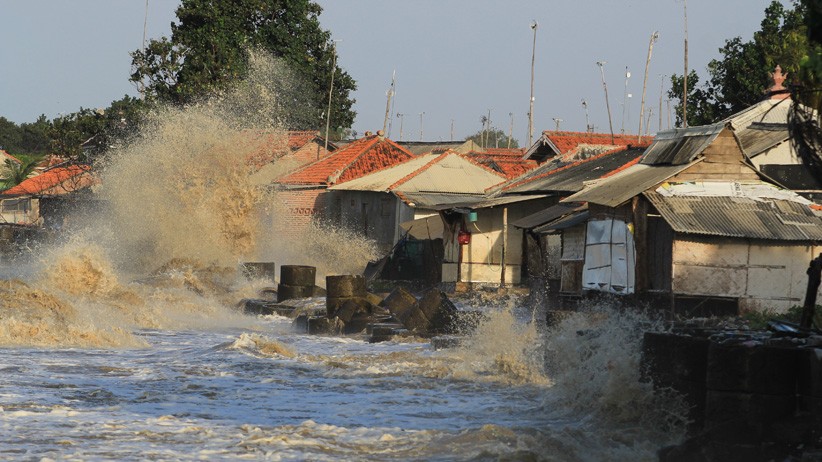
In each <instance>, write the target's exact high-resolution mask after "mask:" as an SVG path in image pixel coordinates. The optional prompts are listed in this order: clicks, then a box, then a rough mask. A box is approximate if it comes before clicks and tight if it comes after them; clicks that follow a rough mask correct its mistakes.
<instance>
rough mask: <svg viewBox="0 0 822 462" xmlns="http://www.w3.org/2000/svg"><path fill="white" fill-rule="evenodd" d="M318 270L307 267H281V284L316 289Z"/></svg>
mask: <svg viewBox="0 0 822 462" xmlns="http://www.w3.org/2000/svg"><path fill="white" fill-rule="evenodd" d="M316 278H317V268H315V267H313V266H305V265H283V266H281V267H280V283H282V284H287V285H290V286H311V287H314V285H315V283H316Z"/></svg>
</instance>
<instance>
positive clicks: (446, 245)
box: [329, 151, 505, 282]
mask: <svg viewBox="0 0 822 462" xmlns="http://www.w3.org/2000/svg"><path fill="white" fill-rule="evenodd" d="M503 181H505V177H504V176H503V175H502V174H501V173H500V172H497V171H495V170H492V169H490V168H488V167H486V166H484V165H482V164H481V163H478V162H475V161H474V160H473V159H472V158H471V157H469V156H466V155H462V154H460V153H458V152H455V151H446V152H443V153H441V154H425V155H421V156H419V157H416V158H413V159H410V160H407V161H405V162H402V163H400V164H397V165H395V166H393V167H390V168H386V169H384V170H381V171H379V172H375V173H373V174H370V175H367V176H363V177H361V178H358V179H354V180H351V181H347V182H345V183H341V184H339V185H336V186H332V187H330V188H329V190H330V192H331V193H332V198H333V199H332V200H333V201H334V204H335V206H334V208H335V209H336V210H339V211H340V214H341V215H340V218H339V220H340V222H341V223H342V224H344V225H346V226H348V227H351V228H353V229H357V230H361V231H362V232H363V233H365V234H366V235H368V236H369V237H373V238H374V239H376V240H377V242H378V243H379V244H380V246H381V247H382V248H383V249H384V250H390V249H392V248H393V246H394V244H395V243H397V242H398V241H399V240H400V238H401V236H403V235H405V234H408V235H410V237H411V239H410V241H404V242H403V247H402V248H398V249H395V250H396V252H395V254H396V255H398V256H397V259H400V258H402V259H404V267H405V268H406V269H405V270H402V269H396V268H395V269H394V270H393V271H394V274H389V275H388V277H396V278H408V279H416V278H419V277H423V278H427V279H429V280H430V282H456V272H455V271H452V270H453V269H454V268H453V264H456V263H458V262H459V261H460V260H459V251H460V249H461V248H460V246H459V244H457V241H456V239H455V238H454V239H452V238H451V237H452V236H451V234H453V230H449V231H446V227H444V226H443V220H442V219H441V218H440V211H441V210H446V209H449V208H451V206H453V205H454V204H463V203H466V202H471V203H474V202H478V201H482V200H484V199H485V191H486V190H487V189H488V188H489V187H491V186H493V185H496V184H499V183H501V182H503ZM449 233H451V234H449ZM475 248H476V249H477V252H482V251H485V252H487V251H489V249H485V250H482V251H481V250H479V245H478V244H477V245H475ZM482 260H483V261H488V258H485V257H484V258H483V259H482ZM389 273H391V270H389ZM494 280H496V276H495V277H494Z"/></svg>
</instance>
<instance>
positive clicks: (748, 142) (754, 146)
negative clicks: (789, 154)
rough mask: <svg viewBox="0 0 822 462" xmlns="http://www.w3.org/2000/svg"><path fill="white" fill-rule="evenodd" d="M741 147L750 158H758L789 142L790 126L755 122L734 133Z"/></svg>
mask: <svg viewBox="0 0 822 462" xmlns="http://www.w3.org/2000/svg"><path fill="white" fill-rule="evenodd" d="M734 134H735V135H736V139H737V140H739V146H740V147H741V148H742V151H743V152H744V153H745V155H746V156H748V157H756V156H757V155H759V154H762V153H763V152H765V151H767V150H769V149H771V148H772V147H774V146H776V145H778V144H780V143H783V142H785V141H788V139H790V133H789V132H788V124H787V123H784V124H775V123H764V122H753V123H751V124H750V125H748V127H747V128H746V129H744V130H740V131H739V132H735V133H734Z"/></svg>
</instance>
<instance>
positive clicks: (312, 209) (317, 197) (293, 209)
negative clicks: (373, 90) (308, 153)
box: [269, 134, 413, 235]
mask: <svg viewBox="0 0 822 462" xmlns="http://www.w3.org/2000/svg"><path fill="white" fill-rule="evenodd" d="M412 158H413V155H412V154H411V153H410V152H408V151H407V150H405V149H404V148H403V147H401V146H399V145H398V144H396V143H394V142H393V141H391V140H389V139H388V138H385V137H383V136H381V135H371V134H366V136H365V137H363V138H360V139H358V140H356V141H353V142H351V143H348V144H347V145H346V146H345V147H344V148H341V149H338V150H336V151H334V152H333V153H331V154H329V155H328V156H326V157H324V158H321V159H319V160H316V161H314V162H312V163H310V164H308V165H306V166H304V167H302V168H300V169H298V170H296V171H294V172H292V173H290V174H288V175H286V176H284V177H281V178H279V179H278V180H276V181H275V183H274V185H275V187H276V188H277V201H278V206H279V207H280V210H278V211H277V213H276V214H277V215H279V216H284V217H286V218H285V220H286V222H285V223H280V224H282V225H284V226H285V232H286V233H287V234H288V233H291V234H293V235H298V234H299V233H300V232H302V231H303V230H305V229H306V227H307V226H308V225H309V224H310V223H311V221H312V220H314V219H316V218H320V217H323V216H327V217H328V218H330V219H332V220H333V219H334V216H333V214H334V213H336V212H335V210H334V208H332V207H330V206H331V203H330V202H329V196H328V194H326V190H327V189H328V188H329V187H330V186H334V185H336V184H340V183H344V182H346V181H350V180H353V179H355V178H359V177H361V176H364V175H367V174H369V173H372V172H376V171H379V170H381V169H384V168H386V167H390V166H393V165H396V164H398V163H400V162H402V161H406V160H409V159H412ZM269 218H270V219H271V220H274V218H273V216H270V217H269ZM272 225H273V222H272Z"/></svg>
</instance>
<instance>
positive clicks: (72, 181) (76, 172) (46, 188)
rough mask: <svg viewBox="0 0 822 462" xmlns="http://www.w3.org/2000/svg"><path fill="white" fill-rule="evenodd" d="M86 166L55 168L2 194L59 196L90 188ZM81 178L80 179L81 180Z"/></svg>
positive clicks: (87, 167) (88, 169)
mask: <svg viewBox="0 0 822 462" xmlns="http://www.w3.org/2000/svg"><path fill="white" fill-rule="evenodd" d="M90 172H91V167H90V166H88V165H69V166H67V167H55V168H52V169H49V170H46V171H45V172H43V173H41V174H39V175H37V176H33V177H29V178H27V179H26V180H24V181H23V182H21V183H20V184H18V185H17V186H14V187H12V188H9V189H7V190H5V191H3V192H2V194H1V195H3V196H28V195H61V194H66V193H69V192H72V191H75V190H77V189H82V188H84V187H87V186H90V185H91V183H92V180H91V178H89V175H87V174H88V173H90ZM81 177H82V178H81Z"/></svg>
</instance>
